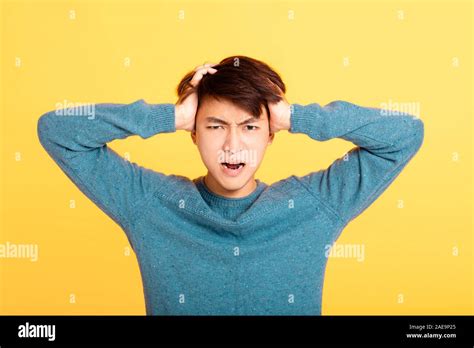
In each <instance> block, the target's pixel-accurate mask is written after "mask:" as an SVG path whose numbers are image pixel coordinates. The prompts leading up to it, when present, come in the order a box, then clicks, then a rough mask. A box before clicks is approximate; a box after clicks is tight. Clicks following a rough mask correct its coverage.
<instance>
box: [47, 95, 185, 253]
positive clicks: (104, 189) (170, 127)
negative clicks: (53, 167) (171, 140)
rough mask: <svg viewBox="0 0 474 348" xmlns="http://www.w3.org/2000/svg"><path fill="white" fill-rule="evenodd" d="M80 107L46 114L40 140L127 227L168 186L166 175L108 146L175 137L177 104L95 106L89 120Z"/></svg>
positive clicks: (79, 184) (88, 193) (78, 183)
mask: <svg viewBox="0 0 474 348" xmlns="http://www.w3.org/2000/svg"><path fill="white" fill-rule="evenodd" d="M80 108H81V107H75V108H69V109H63V110H60V111H58V110H56V111H50V112H47V113H45V114H44V115H42V116H41V117H40V118H39V121H38V137H39V140H40V142H41V144H42V146H43V147H44V148H45V149H46V151H47V152H48V154H49V155H50V156H51V157H52V158H53V160H54V161H55V162H56V163H57V164H58V166H59V167H60V168H61V169H62V170H63V171H64V173H65V174H66V175H67V176H68V177H69V178H70V179H71V180H72V181H73V182H74V184H75V185H76V186H77V187H78V188H79V189H80V190H81V191H82V192H83V193H84V194H85V195H86V196H87V197H89V198H90V199H91V200H92V201H93V202H94V203H95V204H96V205H97V206H98V207H99V208H100V209H101V210H103V211H104V212H105V213H106V214H107V215H108V216H110V217H111V218H112V219H113V220H114V221H115V222H117V223H118V224H119V225H120V226H122V227H124V228H127V227H128V226H129V224H130V223H131V222H133V219H134V218H135V216H137V213H138V211H139V208H140V204H141V203H142V202H144V200H145V199H146V197H147V195H150V194H151V193H153V192H154V190H156V188H157V187H159V185H161V184H163V181H164V180H165V179H166V175H164V174H161V173H158V172H155V171H152V170H150V169H147V168H144V167H141V166H139V165H137V164H135V163H132V162H129V161H128V160H126V159H124V158H122V157H121V156H119V155H118V154H117V153H116V152H115V151H113V150H112V149H110V148H109V147H108V146H107V143H108V142H110V141H112V140H114V139H123V138H126V137H128V136H131V135H139V136H140V137H142V138H144V139H146V138H149V137H151V136H153V135H155V134H158V133H167V132H174V131H175V130H176V129H175V119H174V104H148V103H146V102H145V101H144V100H143V99H141V100H138V101H136V102H134V103H131V104H95V105H93V107H92V113H90V112H88V113H87V115H85V113H84V111H83V110H81V109H80ZM81 114H84V116H80V115H81ZM129 237H130V236H129ZM132 246H133V243H132Z"/></svg>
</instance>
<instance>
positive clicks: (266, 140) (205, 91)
mask: <svg viewBox="0 0 474 348" xmlns="http://www.w3.org/2000/svg"><path fill="white" fill-rule="evenodd" d="M213 67H214V68H215V69H216V70H217V72H216V73H214V74H207V75H204V76H203V78H202V80H201V81H200V82H199V84H198V86H197V88H196V92H197V96H198V109H197V112H196V119H195V128H194V130H193V131H192V132H191V137H192V140H193V142H194V144H196V145H197V147H198V149H199V152H200V155H201V158H202V160H203V163H204V165H205V166H206V167H207V169H208V171H209V173H208V176H207V180H208V183H209V184H212V185H214V188H216V187H217V188H218V191H219V192H220V193H222V194H225V195H229V196H233V194H232V192H236V193H237V192H239V190H242V189H243V188H245V187H247V188H248V187H250V186H251V185H253V184H254V183H253V181H254V174H255V172H256V170H257V169H258V167H259V166H260V163H261V161H262V159H263V156H264V154H265V150H266V148H267V146H268V145H269V144H271V142H272V140H273V138H274V134H273V133H272V132H271V131H270V125H269V117H270V112H269V109H268V103H274V102H278V101H280V100H281V97H280V94H279V91H278V89H276V88H275V85H276V86H278V87H279V88H280V89H281V91H282V92H283V93H284V92H285V84H284V83H283V81H282V80H281V78H280V76H279V75H278V74H277V73H276V72H275V71H274V70H273V69H271V68H270V67H269V66H268V65H267V64H265V63H263V62H261V61H258V60H256V59H253V58H249V57H245V56H231V57H228V58H225V59H223V60H222V61H221V62H220V63H219V64H217V65H214V66H213ZM193 74H194V71H192V72H190V73H188V74H187V75H186V76H185V77H184V78H183V79H182V80H181V82H180V84H179V85H178V88H177V91H178V96H179V97H180V98H181V99H184V98H185V97H186V94H187V93H191V92H192V90H190V89H189V88H187V87H188V86H189V81H190V80H191V79H192V77H193ZM240 163H242V165H241V166H240V167H239V169H233V168H235V167H236V165H237V164H240ZM247 193H248V192H247ZM237 196H239V194H238V193H237Z"/></svg>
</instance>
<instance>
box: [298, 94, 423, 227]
mask: <svg viewBox="0 0 474 348" xmlns="http://www.w3.org/2000/svg"><path fill="white" fill-rule="evenodd" d="M388 113H389V112H388V110H382V109H376V108H368V107H362V106H358V105H355V104H352V103H349V102H344V101H333V102H331V103H329V104H327V105H325V106H321V105H319V104H317V103H312V104H308V105H300V104H292V105H291V119H290V122H291V127H290V130H289V131H290V132H291V133H303V134H306V135H308V136H309V137H311V138H312V139H314V140H319V141H326V140H329V139H332V138H341V139H344V140H347V141H350V142H352V143H354V144H355V145H356V146H355V147H354V148H352V149H351V150H350V151H349V152H348V153H347V154H346V155H345V156H343V157H341V158H339V159H337V160H335V161H334V162H333V163H332V164H331V165H330V166H329V167H328V168H326V169H324V170H319V171H316V172H312V173H310V174H308V175H306V176H303V177H295V178H296V179H297V180H298V181H299V182H300V183H301V184H302V185H303V186H304V187H305V188H306V189H307V190H308V191H309V192H310V193H311V194H312V195H314V196H315V197H316V198H317V199H319V200H320V201H321V203H322V204H324V205H326V207H328V209H330V210H332V212H333V213H335V214H336V215H337V216H338V217H339V218H340V220H341V221H342V223H343V225H345V224H347V223H348V222H350V221H351V220H352V219H354V218H355V217H356V216H358V215H359V214H360V213H362V212H363V211H364V210H365V209H366V208H368V207H369V205H370V204H371V203H372V202H374V201H375V199H377V198H378V197H379V196H380V195H381V194H382V192H384V191H385V189H386V188H387V187H388V186H389V185H390V184H391V183H392V181H393V180H394V179H395V178H396V177H397V176H398V174H399V173H400V172H401V171H402V169H403V168H404V167H405V166H406V164H407V163H408V162H409V161H410V159H411V158H412V157H413V156H414V155H415V154H416V152H417V151H418V149H419V148H420V147H421V144H422V143H423V137H424V125H423V122H422V121H421V119H419V118H416V117H414V116H412V115H407V114H404V115H402V116H395V115H387V114H388Z"/></svg>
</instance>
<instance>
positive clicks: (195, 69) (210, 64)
mask: <svg viewBox="0 0 474 348" xmlns="http://www.w3.org/2000/svg"><path fill="white" fill-rule="evenodd" d="M217 64H218V63H206V64H203V65H199V66H197V67H195V68H194V71H198V70H199V69H202V68H208V67H211V66H214V65H217Z"/></svg>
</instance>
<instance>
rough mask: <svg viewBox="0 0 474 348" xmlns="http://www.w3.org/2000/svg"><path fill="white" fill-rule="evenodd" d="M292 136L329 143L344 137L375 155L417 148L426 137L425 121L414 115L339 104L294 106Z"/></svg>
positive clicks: (336, 102) (340, 102) (343, 103)
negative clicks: (299, 134)
mask: <svg viewBox="0 0 474 348" xmlns="http://www.w3.org/2000/svg"><path fill="white" fill-rule="evenodd" d="M291 109H292V115H291V128H290V132H292V133H304V134H307V135H308V136H310V137H311V138H312V139H315V140H319V141H325V140H329V139H333V138H341V139H345V140H348V141H351V142H352V143H354V144H356V145H358V146H360V147H363V148H365V149H368V150H372V151H374V152H377V151H384V150H387V148H390V151H392V150H393V149H394V148H397V149H401V148H402V147H404V146H407V145H414V147H416V146H415V145H416V144H415V143H416V142H417V141H419V140H421V139H420V138H422V136H423V122H422V121H421V120H420V119H418V118H415V117H413V116H411V115H403V116H391V115H389V116H386V115H384V113H383V112H382V110H381V109H376V108H367V107H361V106H358V105H355V104H352V103H348V102H343V101H335V102H332V103H330V104H328V105H326V106H320V105H319V104H316V103H313V104H309V105H300V104H293V105H292V108H291Z"/></svg>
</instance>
